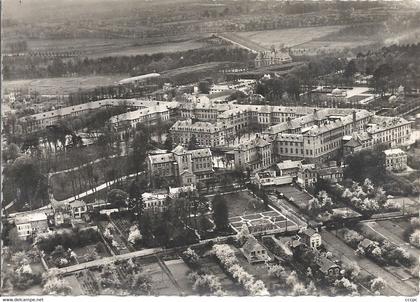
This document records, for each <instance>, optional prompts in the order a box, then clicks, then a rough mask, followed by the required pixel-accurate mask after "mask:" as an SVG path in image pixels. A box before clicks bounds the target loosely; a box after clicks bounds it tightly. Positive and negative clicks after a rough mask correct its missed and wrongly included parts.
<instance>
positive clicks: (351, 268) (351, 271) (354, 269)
mask: <svg viewBox="0 0 420 302" xmlns="http://www.w3.org/2000/svg"><path fill="white" fill-rule="evenodd" d="M344 271H345V273H344V275H345V277H346V278H347V279H349V280H354V279H356V278H357V277H358V276H359V274H360V266H359V265H358V264H357V262H354V261H353V262H351V263H349V264H347V265H345V266H344Z"/></svg>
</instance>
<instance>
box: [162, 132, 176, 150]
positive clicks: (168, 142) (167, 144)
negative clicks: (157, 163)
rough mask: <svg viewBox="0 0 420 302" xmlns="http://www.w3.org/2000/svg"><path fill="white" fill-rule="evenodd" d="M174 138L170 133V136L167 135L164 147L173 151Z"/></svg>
mask: <svg viewBox="0 0 420 302" xmlns="http://www.w3.org/2000/svg"><path fill="white" fill-rule="evenodd" d="M173 144H174V142H173V139H172V135H170V134H168V136H167V137H166V140H165V143H164V147H165V150H167V151H171V150H172V149H173V147H174V146H173Z"/></svg>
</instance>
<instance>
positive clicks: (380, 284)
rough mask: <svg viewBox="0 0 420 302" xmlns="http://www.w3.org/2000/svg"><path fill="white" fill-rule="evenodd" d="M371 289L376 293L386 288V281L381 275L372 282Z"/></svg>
mask: <svg viewBox="0 0 420 302" xmlns="http://www.w3.org/2000/svg"><path fill="white" fill-rule="evenodd" d="M370 289H371V291H373V292H374V293H377V292H378V293H381V292H382V291H383V290H384V289H385V281H384V280H383V279H382V278H380V277H378V278H375V279H373V280H372V281H371V282H370Z"/></svg>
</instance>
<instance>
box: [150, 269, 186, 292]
mask: <svg viewBox="0 0 420 302" xmlns="http://www.w3.org/2000/svg"><path fill="white" fill-rule="evenodd" d="M143 269H144V271H145V272H147V273H148V274H149V275H150V277H151V278H152V291H153V293H154V294H155V295H159V296H163V295H179V294H180V293H179V291H178V289H177V288H176V287H175V285H174V284H173V283H172V281H171V280H170V279H169V277H168V275H167V274H166V273H165V272H164V271H163V270H162V268H161V267H160V266H159V264H158V263H150V264H147V265H144V266H143Z"/></svg>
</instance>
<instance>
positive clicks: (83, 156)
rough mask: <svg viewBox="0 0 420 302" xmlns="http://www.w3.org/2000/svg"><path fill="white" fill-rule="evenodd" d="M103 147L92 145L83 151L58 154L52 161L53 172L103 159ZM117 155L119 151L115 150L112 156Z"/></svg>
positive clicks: (74, 150)
mask: <svg viewBox="0 0 420 302" xmlns="http://www.w3.org/2000/svg"><path fill="white" fill-rule="evenodd" d="M101 151H102V147H100V146H98V145H90V146H86V147H83V148H82V149H77V148H75V149H70V150H67V151H66V153H57V156H56V157H53V159H52V164H51V165H52V168H53V171H63V170H67V169H71V168H74V167H78V166H80V165H83V164H86V163H88V162H90V161H94V160H97V159H100V158H102V155H101V154H102V152H101ZM114 154H117V150H114V152H112V154H111V155H114Z"/></svg>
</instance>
